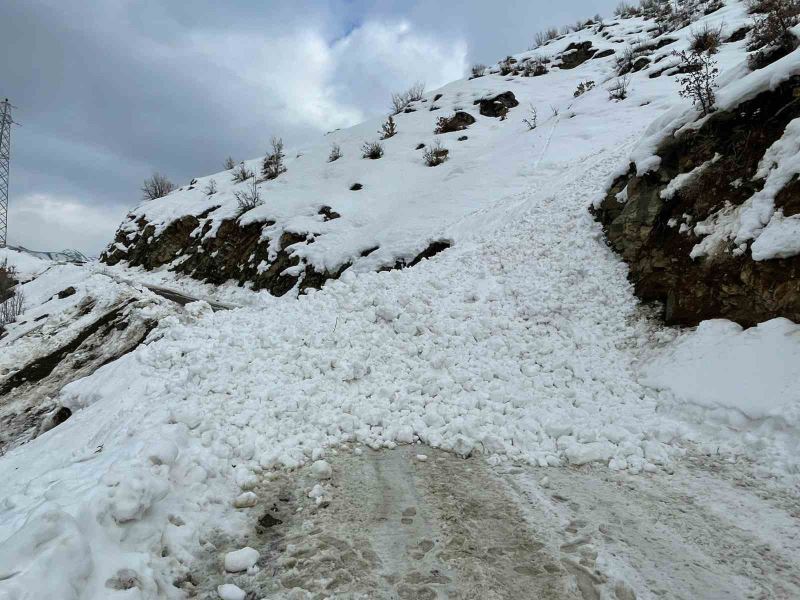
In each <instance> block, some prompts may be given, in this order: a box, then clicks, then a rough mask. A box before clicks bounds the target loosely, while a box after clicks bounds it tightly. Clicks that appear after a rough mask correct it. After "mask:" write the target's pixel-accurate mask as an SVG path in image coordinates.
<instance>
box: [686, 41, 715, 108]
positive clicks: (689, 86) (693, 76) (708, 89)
mask: <svg viewBox="0 0 800 600" xmlns="http://www.w3.org/2000/svg"><path fill="white" fill-rule="evenodd" d="M677 56H678V57H679V58H680V60H681V67H682V70H683V71H684V72H685V73H686V74H685V75H684V76H683V77H680V78H679V79H678V83H680V85H681V89H680V91H679V92H678V93H679V94H680V95H681V96H682V97H683V98H691V99H692V104H694V105H695V106H696V107H697V108H698V110H700V112H701V113H702V114H703V116H705V115H707V114H708V113H710V112H712V111H713V110H714V103H715V102H716V95H715V94H714V88H715V87H716V85H717V84H716V79H717V75H718V74H719V69H718V68H717V63H716V61H715V60H714V59H713V58H711V56H710V55H709V54H705V53H702V52H701V53H697V52H687V51H685V50H684V51H683V52H679V53H677Z"/></svg>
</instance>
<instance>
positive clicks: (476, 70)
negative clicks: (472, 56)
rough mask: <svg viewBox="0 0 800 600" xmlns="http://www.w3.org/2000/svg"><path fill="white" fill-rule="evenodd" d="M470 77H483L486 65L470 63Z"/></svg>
mask: <svg viewBox="0 0 800 600" xmlns="http://www.w3.org/2000/svg"><path fill="white" fill-rule="evenodd" d="M471 72H472V78H473V79H476V78H477V77H483V76H484V75H485V74H486V65H481V64H477V65H472V69H471Z"/></svg>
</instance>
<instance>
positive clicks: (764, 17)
mask: <svg viewBox="0 0 800 600" xmlns="http://www.w3.org/2000/svg"><path fill="white" fill-rule="evenodd" d="M751 10H752V11H753V12H755V13H757V16H756V17H754V19H753V31H752V33H751V34H750V46H749V47H750V49H751V50H757V49H760V48H765V47H783V46H785V47H787V48H793V47H794V46H796V45H797V41H796V39H795V37H794V35H793V34H792V32H791V31H790V30H791V28H792V27H794V26H795V25H797V23H798V20H799V19H800V0H756V1H755V2H753V3H752V4H751Z"/></svg>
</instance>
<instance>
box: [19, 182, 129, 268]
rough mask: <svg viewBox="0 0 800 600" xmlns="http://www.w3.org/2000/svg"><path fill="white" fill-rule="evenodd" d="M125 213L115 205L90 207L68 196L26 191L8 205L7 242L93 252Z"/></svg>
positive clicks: (38, 247) (112, 232) (96, 250)
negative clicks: (27, 192) (28, 192)
mask: <svg viewBox="0 0 800 600" xmlns="http://www.w3.org/2000/svg"><path fill="white" fill-rule="evenodd" d="M125 213H126V210H125V209H124V208H123V207H119V206H90V205H87V204H85V203H83V202H81V201H80V200H78V199H76V198H71V197H68V196H54V195H46V194H29V195H27V196H22V197H20V198H18V199H15V201H14V202H13V203H11V204H10V205H9V215H8V221H9V223H8V242H9V244H11V245H21V246H25V247H26V248H30V249H32V250H43V251H57V250H64V249H67V248H77V249H79V250H81V251H82V252H85V253H87V254H90V255H97V254H99V253H100V252H101V251H102V250H103V248H105V246H106V245H107V244H108V243H109V241H110V240H111V238H112V237H113V235H114V231H115V230H116V228H117V226H118V225H119V223H120V222H121V221H122V218H123V217H124V216H125Z"/></svg>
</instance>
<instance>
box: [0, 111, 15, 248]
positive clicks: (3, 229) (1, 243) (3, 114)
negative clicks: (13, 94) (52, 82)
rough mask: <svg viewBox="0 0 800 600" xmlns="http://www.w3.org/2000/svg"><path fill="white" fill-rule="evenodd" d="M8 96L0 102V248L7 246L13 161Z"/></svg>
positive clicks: (11, 122)
mask: <svg viewBox="0 0 800 600" xmlns="http://www.w3.org/2000/svg"><path fill="white" fill-rule="evenodd" d="M12 108H16V106H12V104H11V103H10V102H9V101H8V98H6V99H5V100H3V101H2V102H0V248H5V246H6V236H7V234H8V175H9V168H10V162H11V125H12V124H13V123H14V121H13V119H12V118H11V109H12Z"/></svg>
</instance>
